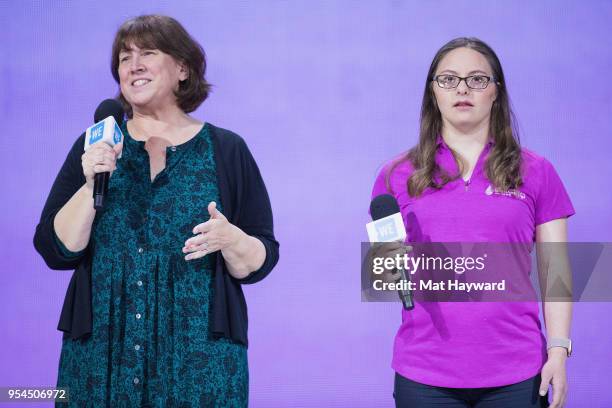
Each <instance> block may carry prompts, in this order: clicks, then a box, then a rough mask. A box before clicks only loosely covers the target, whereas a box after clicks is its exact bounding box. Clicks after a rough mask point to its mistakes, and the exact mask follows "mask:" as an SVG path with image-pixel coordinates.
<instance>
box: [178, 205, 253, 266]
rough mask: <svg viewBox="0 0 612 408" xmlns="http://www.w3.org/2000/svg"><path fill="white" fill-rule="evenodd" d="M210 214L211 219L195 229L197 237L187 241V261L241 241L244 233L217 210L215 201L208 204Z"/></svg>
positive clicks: (185, 248) (184, 248) (184, 249)
mask: <svg viewBox="0 0 612 408" xmlns="http://www.w3.org/2000/svg"><path fill="white" fill-rule="evenodd" d="M208 213H209V214H210V219H209V220H208V221H206V222H204V223H202V224H198V225H196V226H195V227H194V228H193V233H194V234H197V235H196V236H194V237H191V238H189V239H188V240H187V241H185V246H184V247H183V253H186V254H187V255H186V256H185V260H186V261H189V260H190V259H198V258H201V257H203V256H205V255H206V254H210V253H212V252H215V251H221V250H223V249H226V248H228V247H230V246H232V245H234V244H235V243H236V242H237V241H238V240H239V239H240V235H241V232H242V231H240V229H239V228H238V227H236V226H235V225H233V224H231V223H230V222H229V221H228V220H227V218H225V216H224V215H223V214H221V212H220V211H219V210H217V204H216V203H215V202H214V201H213V202H211V203H210V204H208Z"/></svg>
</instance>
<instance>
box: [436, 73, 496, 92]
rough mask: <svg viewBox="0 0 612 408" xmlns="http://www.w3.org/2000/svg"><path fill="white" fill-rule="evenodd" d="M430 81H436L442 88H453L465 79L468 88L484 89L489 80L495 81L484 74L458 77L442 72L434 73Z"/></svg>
mask: <svg viewBox="0 0 612 408" xmlns="http://www.w3.org/2000/svg"><path fill="white" fill-rule="evenodd" d="M432 81H436V82H437V83H438V86H439V87H440V88H444V89H454V88H456V87H458V86H459V84H460V83H461V81H465V84H466V85H467V87H468V88H470V89H485V88H486V87H487V86H488V85H489V82H491V81H495V78H492V77H490V76H486V75H470V76H468V77H460V76H457V75H450V74H443V75H436V76H435V77H433V78H432Z"/></svg>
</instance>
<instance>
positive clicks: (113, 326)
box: [34, 16, 278, 407]
mask: <svg viewBox="0 0 612 408" xmlns="http://www.w3.org/2000/svg"><path fill="white" fill-rule="evenodd" d="M111 65H112V73H113V76H114V78H115V79H116V80H117V82H118V83H119V85H120V95H119V99H120V101H121V102H122V103H123V105H124V107H125V110H126V113H127V116H128V119H129V120H128V121H127V122H126V123H125V124H124V125H123V132H124V135H125V141H124V144H123V145H118V146H115V148H111V147H109V146H108V145H105V144H103V143H100V144H98V145H95V147H93V148H91V149H89V150H88V151H87V152H85V153H84V154H83V153H82V152H83V140H84V139H83V138H84V136H81V137H80V138H79V139H78V140H77V141H76V142H75V144H74V146H73V148H72V150H71V151H70V153H69V154H68V157H67V159H66V162H65V163H64V165H63V167H62V169H61V170H60V173H59V175H58V176H57V179H56V181H55V183H54V185H53V187H52V190H51V193H50V195H49V198H48V200H47V203H46V205H45V207H44V210H43V213H42V216H41V221H40V224H39V225H38V227H37V229H36V235H35V238H34V243H35V246H36V248H37V250H38V251H39V252H40V253H41V255H42V256H43V257H44V259H45V261H46V262H47V264H48V265H49V266H50V267H51V268H54V269H72V268H75V269H76V270H75V273H74V275H73V278H72V280H71V282H70V286H69V288H68V292H67V295H66V300H65V302H64V308H63V310H62V316H61V318H60V323H59V326H58V328H59V329H60V330H63V331H64V332H65V334H64V338H63V345H62V353H61V359H60V364H59V376H58V382H57V385H58V387H68V388H69V390H70V400H71V404H72V405H74V406H79V407H84V406H107V405H110V406H159V407H170V406H245V405H247V402H248V368H247V355H246V347H247V314H246V304H245V299H244V296H243V294H242V290H241V284H246V283H254V282H257V281H259V280H261V279H263V278H264V277H265V276H266V275H267V274H268V273H269V272H270V271H271V269H272V268H273V267H274V265H275V264H276V262H277V260H278V242H277V241H276V240H275V238H274V234H273V227H272V213H271V209H270V202H269V199H268V194H267V192H266V188H265V185H264V183H263V180H262V179H261V176H260V173H259V170H258V168H257V165H256V163H255V161H254V160H253V157H252V156H251V154H250V152H249V150H248V148H247V146H246V144H245V143H244V141H243V140H242V139H241V138H240V137H239V136H237V135H236V134H234V133H232V132H230V131H228V130H225V129H221V128H219V127H216V126H213V125H212V124H210V123H205V124H204V123H202V122H200V121H199V120H197V119H195V118H193V117H191V116H190V115H189V113H190V112H192V111H194V110H195V109H196V108H197V107H198V106H199V105H200V104H201V103H202V102H203V101H204V100H205V99H206V97H207V95H208V91H209V84H208V83H207V82H206V81H205V79H204V73H205V70H206V60H205V56H204V52H203V50H202V48H201V47H200V46H199V45H198V43H197V42H195V41H194V40H193V39H192V38H191V37H190V35H189V34H188V33H187V32H186V31H185V29H184V28H183V27H182V26H181V25H180V24H179V23H178V22H177V21H176V20H174V19H172V18H169V17H164V16H140V17H137V18H135V19H132V20H129V21H127V22H125V23H124V24H123V25H122V26H121V27H120V28H119V31H118V32H117V34H116V37H115V40H114V44H113V50H112V61H111ZM119 153H121V159H120V160H117V157H118V155H119ZM105 171H110V172H111V179H110V185H109V193H108V197H107V201H106V205H105V208H104V210H102V211H97V212H96V211H95V210H94V208H93V199H92V188H93V179H94V176H95V174H96V173H99V172H105Z"/></svg>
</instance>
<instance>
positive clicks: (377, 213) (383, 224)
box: [366, 194, 414, 310]
mask: <svg viewBox="0 0 612 408" xmlns="http://www.w3.org/2000/svg"><path fill="white" fill-rule="evenodd" d="M370 214H371V215H372V220H373V221H372V222H370V223H368V224H367V225H366V229H367V230H368V237H369V239H370V242H392V241H400V242H402V243H403V242H404V240H405V239H406V228H405V227H404V221H403V219H402V214H401V213H400V209H399V205H398V204H397V201H396V200H395V197H393V196H392V195H390V194H382V195H379V196H376V197H375V198H374V199H373V200H372V202H371V203H370ZM398 272H399V273H400V275H401V279H402V280H404V281H408V282H409V281H410V275H408V277H407V276H406V271H405V270H404V269H403V268H399V270H398ZM398 294H399V297H400V299H401V301H402V305H403V306H404V309H406V310H412V309H414V303H413V302H412V293H411V291H410V290H409V289H405V290H399V291H398Z"/></svg>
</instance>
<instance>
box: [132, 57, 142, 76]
mask: <svg viewBox="0 0 612 408" xmlns="http://www.w3.org/2000/svg"><path fill="white" fill-rule="evenodd" d="M143 70H144V65H142V62H141V60H140V57H139V56H134V57H133V58H131V59H130V71H131V72H140V71H143Z"/></svg>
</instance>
